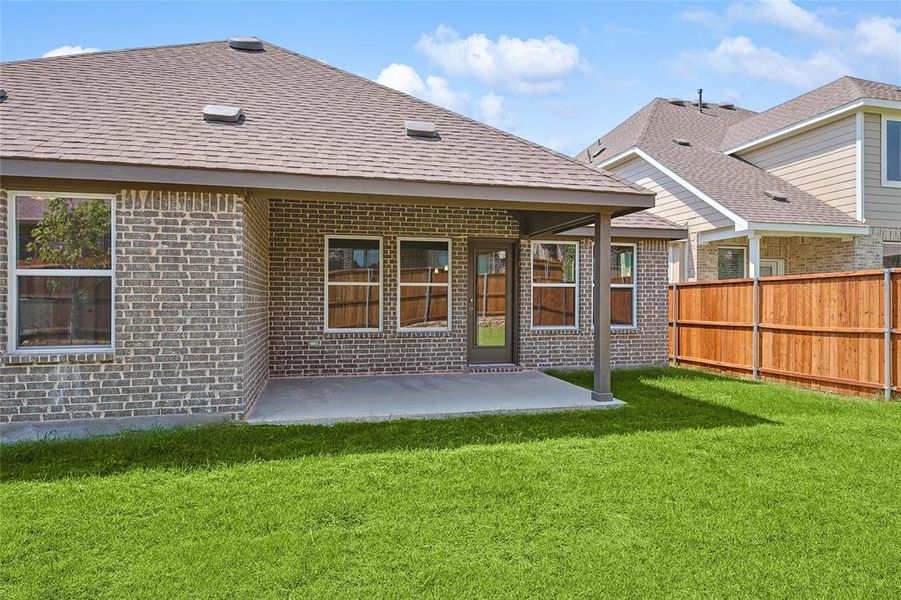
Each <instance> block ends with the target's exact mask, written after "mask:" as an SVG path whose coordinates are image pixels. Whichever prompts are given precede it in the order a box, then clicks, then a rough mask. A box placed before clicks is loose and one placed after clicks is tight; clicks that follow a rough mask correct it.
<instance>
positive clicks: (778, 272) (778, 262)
mask: <svg viewBox="0 0 901 600" xmlns="http://www.w3.org/2000/svg"><path fill="white" fill-rule="evenodd" d="M764 264H767V265H772V266H773V274H772V275H770V277H783V276H784V275H785V259H784V258H761V259H760V266H761V268H762V267H763V266H764Z"/></svg>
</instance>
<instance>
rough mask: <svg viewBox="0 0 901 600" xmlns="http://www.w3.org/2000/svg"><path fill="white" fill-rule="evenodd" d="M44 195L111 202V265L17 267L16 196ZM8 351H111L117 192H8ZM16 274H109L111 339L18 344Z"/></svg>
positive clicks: (114, 321) (64, 352) (36, 275)
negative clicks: (94, 342) (66, 343)
mask: <svg viewBox="0 0 901 600" xmlns="http://www.w3.org/2000/svg"><path fill="white" fill-rule="evenodd" d="M19 196H43V197H47V198H87V199H97V200H109V203H110V268H109V269H96V270H95V269H20V268H18V267H17V266H16V260H17V258H18V257H17V256H16V255H17V253H18V251H19V242H18V239H19V233H18V231H17V230H16V225H17V224H16V198H17V197H19ZM7 204H8V205H9V206H8V207H7V217H8V223H7V235H6V240H7V243H6V245H7V252H6V255H7V270H6V272H7V287H6V289H7V290H8V291H7V306H8V309H7V328H6V332H7V335H6V337H7V352H8V353H9V354H29V355H44V354H53V355H66V354H84V353H86V352H113V351H114V349H115V347H116V195H115V194H85V193H74V192H73V193H69V192H46V191H45V192H41V191H27V190H17V191H12V190H10V192H9V193H8V194H7ZM19 276H25V277H28V276H32V277H41V276H44V277H46V276H58V277H109V278H110V343H109V345H105V344H104V345H96V346H40V347H35V348H19V347H18V342H19V325H18V311H19Z"/></svg>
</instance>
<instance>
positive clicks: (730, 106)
mask: <svg viewBox="0 0 901 600" xmlns="http://www.w3.org/2000/svg"><path fill="white" fill-rule="evenodd" d="M720 108H725V109H726V110H735V105H734V104H732V103H731V102H720Z"/></svg>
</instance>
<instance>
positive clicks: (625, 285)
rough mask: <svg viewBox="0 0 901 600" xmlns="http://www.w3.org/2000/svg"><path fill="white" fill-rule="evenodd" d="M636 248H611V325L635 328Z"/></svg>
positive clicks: (626, 246) (614, 246) (630, 245)
mask: <svg viewBox="0 0 901 600" xmlns="http://www.w3.org/2000/svg"><path fill="white" fill-rule="evenodd" d="M635 293H636V290H635V246H634V245H632V244H628V245H627V244H623V245H616V244H614V245H613V246H611V248H610V324H611V325H612V326H614V327H617V326H619V327H635V326H636V322H635V300H636V296H635Z"/></svg>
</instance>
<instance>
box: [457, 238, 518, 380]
mask: <svg viewBox="0 0 901 600" xmlns="http://www.w3.org/2000/svg"><path fill="white" fill-rule="evenodd" d="M483 248H487V249H502V250H506V251H507V256H508V258H507V270H506V275H507V290H506V300H507V345H505V346H504V347H503V350H502V352H503V353H504V354H506V352H507V347H508V346H509V360H507V359H506V357H505V356H504V357H502V358H501V359H500V360H491V359H490V358H485V359H479V358H478V356H474V355H473V353H474V351H476V352H478V351H479V350H482V351H484V349H479V348H476V345H475V341H476V332H477V328H476V311H475V290H476V274H477V272H478V265H477V264H476V261H475V252H476V250H477V249H483ZM466 268H467V271H468V272H467V275H466V307H467V308H466V362H467V364H471V365H490V364H517V361H518V356H517V352H518V346H519V302H518V299H519V240H517V239H511V238H470V239H469V240H468V245H467V250H466ZM498 349H500V347H498Z"/></svg>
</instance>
